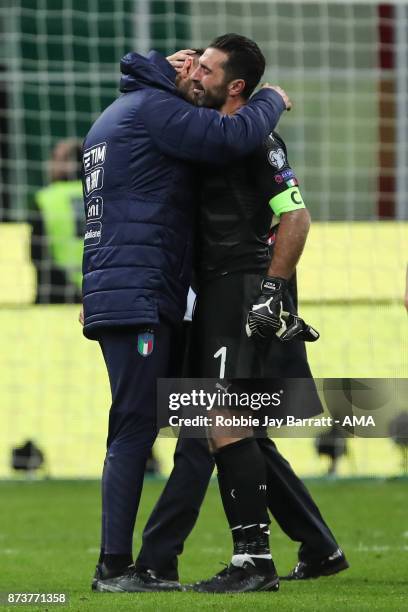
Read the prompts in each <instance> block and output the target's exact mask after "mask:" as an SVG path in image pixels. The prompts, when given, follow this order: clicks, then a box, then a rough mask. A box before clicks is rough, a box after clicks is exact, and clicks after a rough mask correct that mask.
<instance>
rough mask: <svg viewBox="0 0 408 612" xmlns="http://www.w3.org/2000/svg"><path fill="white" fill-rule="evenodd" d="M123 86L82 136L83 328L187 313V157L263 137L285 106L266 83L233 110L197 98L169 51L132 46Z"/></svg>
mask: <svg viewBox="0 0 408 612" xmlns="http://www.w3.org/2000/svg"><path fill="white" fill-rule="evenodd" d="M121 70H122V73H123V76H122V80H121V87H120V89H121V91H122V95H121V96H120V97H119V98H118V99H117V100H115V101H114V102H113V103H112V104H111V105H110V106H109V107H108V108H107V109H106V110H105V111H104V112H103V113H102V114H101V115H100V117H99V118H98V119H97V120H96V121H95V123H94V124H93V126H92V128H91V129H90V131H89V133H88V135H87V136H86V139H85V142H84V202H85V214H86V219H87V225H86V231H85V241H84V258H83V304H84V316H85V325H84V334H85V335H86V336H87V337H89V338H96V337H97V336H98V333H97V332H98V329H100V328H101V327H110V326H114V325H115V326H116V325H138V324H156V323H158V322H159V320H160V318H161V317H163V318H165V319H167V320H168V321H170V322H179V321H181V320H182V318H183V314H184V310H185V305H186V296H187V290H188V285H189V281H190V272H191V242H192V225H193V224H192V216H193V208H194V203H195V200H196V199H197V198H196V195H195V193H194V184H193V170H192V165H191V163H189V162H193V161H195V162H200V161H203V162H212V163H222V162H228V161H230V160H231V159H232V158H234V157H236V156H239V155H245V154H247V153H248V152H250V151H251V150H252V149H254V148H255V147H257V146H259V145H260V144H261V143H262V141H263V140H264V138H265V137H266V136H267V134H269V132H271V131H272V129H273V128H274V127H275V125H276V123H277V122H278V119H279V116H280V114H281V113H282V112H283V110H284V108H285V107H284V103H283V100H282V98H281V97H280V96H279V95H278V94H277V93H275V92H273V91H271V90H262V91H261V92H260V93H258V94H257V95H256V96H254V98H253V99H252V101H251V103H250V104H248V105H247V106H246V107H245V108H243V109H241V110H240V111H239V112H238V113H236V114H235V115H234V116H231V117H226V116H221V115H220V114H219V113H218V112H217V111H215V110H210V109H204V108H196V107H194V106H192V105H190V104H188V103H187V102H185V101H184V100H183V99H182V98H180V97H179V96H178V94H177V90H176V88H175V85H174V77H175V73H174V71H173V69H172V68H171V66H170V65H169V64H168V62H167V61H166V60H165V59H164V58H160V56H158V55H157V54H154V55H151V56H150V57H149V58H145V57H142V56H141V55H138V54H137V53H129V54H128V55H126V56H125V57H124V58H123V59H122V62H121Z"/></svg>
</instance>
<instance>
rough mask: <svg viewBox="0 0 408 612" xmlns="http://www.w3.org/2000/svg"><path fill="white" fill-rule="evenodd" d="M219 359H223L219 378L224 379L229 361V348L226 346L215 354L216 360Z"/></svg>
mask: <svg viewBox="0 0 408 612" xmlns="http://www.w3.org/2000/svg"><path fill="white" fill-rule="evenodd" d="M217 357H221V362H220V375H219V378H224V376H225V362H226V360H227V347H226V346H222V347H221V348H220V349H219V350H218V351H217V352H216V353H214V359H217Z"/></svg>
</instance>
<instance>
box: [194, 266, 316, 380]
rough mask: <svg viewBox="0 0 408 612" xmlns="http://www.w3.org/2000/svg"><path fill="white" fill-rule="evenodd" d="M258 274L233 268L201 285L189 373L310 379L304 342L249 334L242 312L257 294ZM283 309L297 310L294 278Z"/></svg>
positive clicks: (209, 376)
mask: <svg viewBox="0 0 408 612" xmlns="http://www.w3.org/2000/svg"><path fill="white" fill-rule="evenodd" d="M262 278H263V275H262V274H250V273H247V274H243V273H231V274H229V275H226V276H222V277H219V278H216V279H213V280H211V281H208V282H207V283H206V284H204V285H203V286H200V290H199V294H198V300H197V307H196V311H195V314H194V318H193V329H192V338H191V340H192V341H191V347H190V349H191V351H190V359H189V361H190V365H191V366H192V370H191V374H190V375H191V376H194V377H201V378H310V377H311V372H310V368H309V364H308V362H307V357H306V349H305V345H304V343H303V342H301V341H299V340H294V341H292V342H288V343H283V342H280V341H279V340H278V339H276V340H275V339H273V340H267V341H263V340H260V339H255V338H248V336H247V334H246V331H245V323H246V317H247V313H248V311H249V309H250V308H251V306H252V304H253V303H254V302H255V301H256V300H257V298H258V296H259V293H260V286H261V281H262ZM284 309H285V310H289V311H291V312H296V309H297V295H296V281H295V279H293V280H292V281H291V282H290V284H289V291H288V294H287V296H286V298H285V302H284Z"/></svg>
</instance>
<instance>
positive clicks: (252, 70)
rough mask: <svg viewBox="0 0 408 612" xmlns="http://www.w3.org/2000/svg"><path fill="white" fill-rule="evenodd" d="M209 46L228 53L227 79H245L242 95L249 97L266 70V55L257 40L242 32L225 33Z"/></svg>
mask: <svg viewBox="0 0 408 612" xmlns="http://www.w3.org/2000/svg"><path fill="white" fill-rule="evenodd" d="M208 46H209V47H211V48H212V49H218V50H219V51H223V52H224V53H226V54H227V55H228V60H227V61H226V62H225V64H224V70H225V76H226V79H227V80H228V81H232V80H233V79H243V80H244V81H245V88H244V89H243V91H242V96H243V97H244V98H246V99H248V98H249V96H250V95H251V94H252V92H253V91H254V89H255V87H256V86H257V85H258V83H259V81H260V79H261V76H262V75H263V73H264V72H265V57H264V55H263V53H262V51H261V50H260V48H259V47H258V45H257V44H256V42H254V41H253V40H251V39H250V38H247V37H246V36H241V35H240V34H223V35H222V36H218V37H217V38H215V39H214V40H213V41H212V43H211V44H209V45H208Z"/></svg>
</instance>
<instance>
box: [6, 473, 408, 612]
mask: <svg viewBox="0 0 408 612" xmlns="http://www.w3.org/2000/svg"><path fill="white" fill-rule="evenodd" d="M162 486H163V482H160V481H147V482H146V483H145V489H144V493H143V498H142V503H141V509H140V514H139V518H138V522H137V530H136V534H135V551H136V550H137V546H138V542H139V540H140V532H141V529H142V527H143V524H144V521H145V519H146V517H147V515H148V512H149V510H150V509H151V507H152V505H153V504H154V502H155V500H156V499H157V496H158V494H159V492H160V490H161V488H162ZM310 489H311V491H312V493H313V495H314V496H315V499H316V500H317V502H318V504H319V505H320V507H321V510H322V512H323V513H324V515H325V517H326V519H327V520H328V522H329V524H330V525H331V526H332V528H333V530H334V531H335V533H336V534H337V537H338V539H339V542H340V543H341V545H342V546H343V548H344V550H345V551H346V553H347V557H348V558H349V561H350V564H351V569H349V570H348V571H347V572H343V573H342V574H339V575H338V576H335V577H330V578H322V579H320V580H315V581H309V582H305V583H297V584H287V583H282V584H281V589H280V591H279V592H278V593H259V594H257V593H253V594H248V595H222V596H220V595H198V594H195V593H170V594H133V595H128V594H110V593H104V594H102V593H92V592H91V591H90V581H91V576H92V573H93V570H94V565H95V561H96V557H97V546H98V539H99V484H98V483H96V482H80V481H73V482H64V481H54V482H53V481H49V482H31V483H29V482H3V483H1V484H0V496H1V499H2V504H1V505H0V553H1V554H0V558H1V572H0V591H1V592H3V593H4V592H5V591H7V592H8V591H26V592H54V593H55V592H66V593H68V595H69V598H70V602H69V604H68V605H65V606H59V607H56V606H49V605H48V606H47V605H43V606H41V607H40V606H31V605H30V606H27V608H28V609H29V610H43V611H44V610H52V609H61V610H64V609H66V610H78V611H81V612H82V611H84V612H86V611H88V610H89V611H91V610H92V611H95V612H99V611H104V610H106V611H108V610H109V611H110V610H115V611H116V610H119V611H120V610H154V611H159V610H169V611H171V612H173V611H174V610H177V612H182V611H184V610H186V611H187V610H201V609H203V610H214V611H215V610H216V611H217V612H222V611H223V610H249V609H253V610H279V611H281V610H282V611H297V610H310V611H313V612H319V611H327V610H352V611H354V610H355V611H360V610H370V611H373V610H384V611H385V610H387V611H392V612H396V611H400V610H408V590H407V568H408V531H407V530H408V523H407V514H406V500H407V489H408V481H406V480H405V481H404V480H399V481H398V480H397V481H388V482H386V481H382V482H381V481H343V482H341V481H337V482H336V481H328V482H324V481H318V482H311V483H310ZM186 495H188V492H186ZM271 545H272V550H273V555H274V558H275V561H276V563H277V566H278V570H279V571H280V572H286V571H288V570H289V569H291V567H292V566H293V565H294V562H295V560H296V550H297V546H296V544H295V543H293V542H291V541H289V540H288V538H287V537H286V536H284V534H283V533H282V532H280V531H279V529H278V528H277V526H276V525H275V524H272V533H271ZM229 554H230V541H229V534H228V533H227V531H226V529H225V521H224V517H223V515H222V511H221V506H220V502H219V499H218V490H217V487H216V486H215V485H214V484H212V485H211V486H210V489H209V492H208V496H207V498H206V501H205V505H204V507H203V510H202V513H201V516H200V519H199V522H198V524H197V527H196V529H195V531H194V532H193V534H192V535H191V537H190V539H189V541H188V543H187V545H186V550H185V553H184V555H183V556H182V558H181V561H180V574H181V578H182V580H183V581H184V582H189V581H193V580H198V579H200V578H207V577H209V576H211V575H212V574H213V573H215V572H216V571H219V570H220V569H222V567H221V565H220V564H219V562H221V561H225V562H226V561H228V558H229ZM0 609H2V610H11V609H16V608H15V607H13V608H11V607H10V606H0ZM19 609H21V607H20V608H19Z"/></svg>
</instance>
